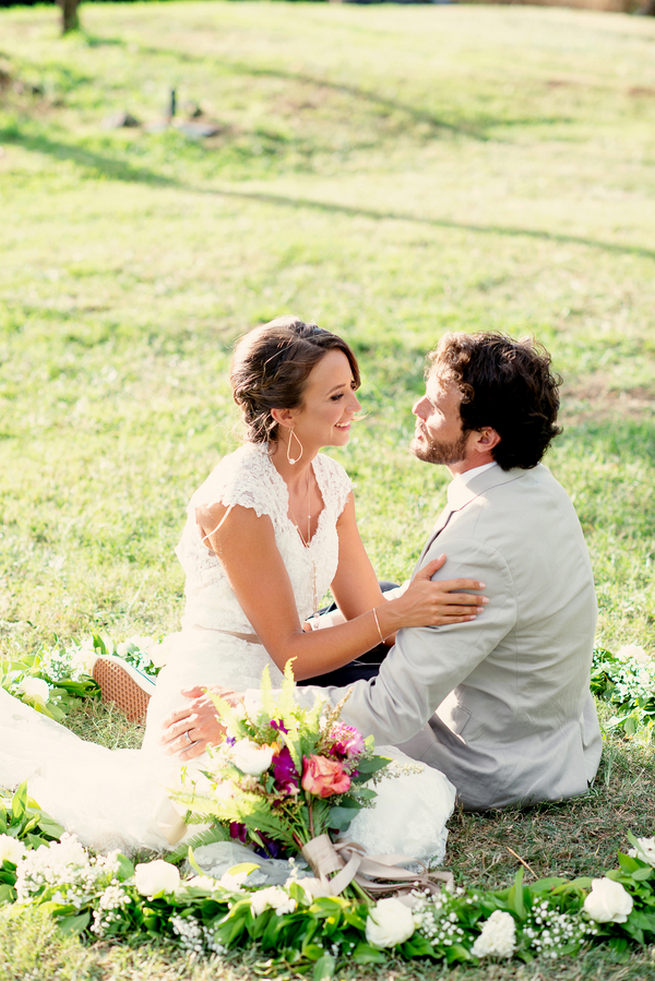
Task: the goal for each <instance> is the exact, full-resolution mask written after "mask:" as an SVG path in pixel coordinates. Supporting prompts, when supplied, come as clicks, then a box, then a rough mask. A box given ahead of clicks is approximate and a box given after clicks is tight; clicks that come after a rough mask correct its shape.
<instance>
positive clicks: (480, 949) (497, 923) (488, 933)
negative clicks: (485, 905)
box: [471, 909, 516, 957]
mask: <svg viewBox="0 0 655 981" xmlns="http://www.w3.org/2000/svg"><path fill="white" fill-rule="evenodd" d="M515 950H516V923H515V922H514V917H513V916H512V914H511V913H504V912H503V911H502V910H499V909H496V910H494V911H493V913H492V914H491V916H490V917H489V919H488V920H487V921H486V922H485V923H484V924H483V926H482V932H481V934H480V936H479V937H477V938H476V940H475V943H474V944H473V946H472V947H471V953H472V954H473V956H474V957H511V956H512V954H513V953H514V951H515Z"/></svg>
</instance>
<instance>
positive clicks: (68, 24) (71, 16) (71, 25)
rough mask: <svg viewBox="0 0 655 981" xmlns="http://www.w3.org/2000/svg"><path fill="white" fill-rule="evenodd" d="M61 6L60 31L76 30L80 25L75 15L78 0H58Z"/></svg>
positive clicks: (66, 32)
mask: <svg viewBox="0 0 655 981" xmlns="http://www.w3.org/2000/svg"><path fill="white" fill-rule="evenodd" d="M58 2H59V6H60V7H61V33H62V34H68V33H69V31H76V30H77V29H78V27H79V26H80V20H79V17H78V16H77V6H78V3H79V0H58Z"/></svg>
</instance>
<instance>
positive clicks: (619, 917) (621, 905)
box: [584, 876, 632, 923]
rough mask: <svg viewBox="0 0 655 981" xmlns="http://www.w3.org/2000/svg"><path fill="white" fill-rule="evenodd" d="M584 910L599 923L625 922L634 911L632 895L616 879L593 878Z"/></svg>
mask: <svg viewBox="0 0 655 981" xmlns="http://www.w3.org/2000/svg"><path fill="white" fill-rule="evenodd" d="M584 910H585V913H587V915H588V916H590V917H591V919H592V920H596V922H598V923H625V921H626V920H627V919H628V917H629V916H630V913H631V912H632V896H631V895H630V894H629V893H628V892H626V890H625V889H624V888H623V886H622V885H621V883H620V882H615V881H614V879H608V878H607V876H604V877H603V878H602V879H593V880H592V883H591V892H590V893H589V895H588V896H587V898H586V899H585V901H584Z"/></svg>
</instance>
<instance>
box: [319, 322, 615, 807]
mask: <svg viewBox="0 0 655 981" xmlns="http://www.w3.org/2000/svg"><path fill="white" fill-rule="evenodd" d="M558 385H559V381H558V379H557V378H556V377H554V376H553V374H552V372H551V367H550V356H549V355H548V354H547V352H546V351H545V350H543V349H541V348H540V347H538V346H537V345H535V344H532V343H530V342H528V341H515V340H512V339H511V338H509V337H506V336H504V335H501V334H496V333H479V334H464V333H453V334H447V335H446V336H444V337H443V338H442V340H441V341H440V343H439V345H438V347H437V348H436V350H435V351H433V352H432V353H431V354H430V355H429V369H428V372H427V376H426V388H425V394H424V395H423V397H422V398H420V399H419V400H418V401H417V402H416V404H415V405H414V408H413V411H414V415H415V416H416V429H415V434H414V438H413V441H412V449H413V452H414V454H415V455H416V457H418V459H419V460H423V461H425V462H428V463H438V464H443V465H444V466H446V467H447V468H448V469H449V471H450V473H451V474H452V476H453V479H452V481H451V483H450V485H449V487H448V504H447V506H446V508H445V509H444V511H443V512H442V513H441V515H440V516H439V518H438V519H437V522H436V524H435V526H434V528H433V530H432V532H431V534H430V537H429V539H428V541H427V543H426V544H425V547H424V548H423V551H422V554H421V556H420V559H419V561H418V564H417V568H420V567H422V566H423V565H424V564H425V563H427V562H429V561H430V560H431V559H434V558H436V557H437V556H439V555H440V554H442V553H445V554H446V555H447V557H448V558H447V562H446V565H445V566H444V567H443V569H441V570H439V572H438V573H437V574H436V577H441V576H443V577H446V576H447V577H452V576H467V577H468V576H474V577H478V578H480V579H481V580H483V581H484V582H485V583H486V595H487V596H488V597H489V605H488V606H487V607H486V608H485V611H484V613H483V614H482V615H481V616H479V617H478V618H476V619H475V620H473V621H470V622H468V623H459V624H456V625H452V626H442V627H410V628H406V629H404V630H401V631H399V633H398V636H397V638H396V643H395V645H394V647H393V648H392V649H391V651H390V652H389V655H388V657H387V658H386V659H385V661H384V662H383V664H382V666H381V668H380V672H379V674H378V676H377V677H376V678H374V679H373V680H371V681H369V682H366V681H358V682H357V683H356V684H355V685H354V686H353V687H352V691H351V695H350V697H349V699H348V701H347V703H346V705H345V706H344V710H343V715H344V718H345V719H346V720H347V721H348V722H351V723H352V724H354V725H356V726H357V727H358V728H360V730H361V731H363V732H370V733H372V734H373V735H374V736H375V737H376V739H377V740H380V741H381V742H392V743H394V744H396V745H400V746H402V748H403V750H404V751H405V752H406V753H408V754H409V755H410V756H413V757H414V758H416V759H420V760H423V761H424V762H426V763H428V764H430V765H431V766H434V767H437V768H438V769H440V770H442V771H443V772H444V773H446V775H447V776H448V777H449V778H450V779H451V780H452V782H453V783H454V784H455V786H456V788H457V791H458V795H459V798H460V800H461V802H462V804H463V806H464V807H465V808H469V809H484V808H489V807H502V806H503V805H506V804H510V803H517V802H518V803H528V802H533V801H543V800H557V799H560V798H565V797H571V796H574V795H577V794H581V793H583V792H584V791H586V790H587V788H588V786H589V784H590V783H591V781H592V780H593V778H594V776H595V774H596V770H597V768H598V763H599V760H600V752H601V738H600V730H599V726H598V720H597V717H596V711H595V706H594V702H593V699H592V696H591V694H590V691H589V670H590V663H591V655H592V649H593V640H594V631H595V624H596V610H597V608H596V599H595V593H594V584H593V576H592V571H591V565H590V561H589V556H588V553H587V548H586V545H585V542H584V538H583V534H582V529H581V527H580V524H579V521H578V519H577V516H576V514H575V511H574V509H573V505H572V504H571V501H570V500H569V498H568V496H567V494H566V493H565V491H564V490H563V489H562V487H561V486H560V485H559V484H558V483H557V481H556V480H555V479H554V478H553V476H552V475H551V474H550V472H549V471H548V470H547V469H546V468H545V467H544V466H543V465H542V464H541V463H540V460H541V458H542V456H543V454H544V452H545V450H546V449H547V447H548V445H549V443H550V441H551V439H552V438H553V437H554V436H556V435H557V434H558V433H559V432H561V430H560V429H559V427H558V426H557V412H558V409H559V396H558ZM436 577H435V578H436ZM328 692H329V694H330V698H331V700H337V699H338V698H339V697H340V695H341V694H343V692H342V691H340V690H339V689H338V688H330V689H328Z"/></svg>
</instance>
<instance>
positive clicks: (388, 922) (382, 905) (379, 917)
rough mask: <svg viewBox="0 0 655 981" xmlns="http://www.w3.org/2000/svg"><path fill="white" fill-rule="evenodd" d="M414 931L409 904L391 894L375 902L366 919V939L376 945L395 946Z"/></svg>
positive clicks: (407, 938)
mask: <svg viewBox="0 0 655 981" xmlns="http://www.w3.org/2000/svg"><path fill="white" fill-rule="evenodd" d="M413 933H414V916H413V915H412V911H411V909H410V908H409V906H405V904H404V903H401V901H400V900H399V899H394V898H393V896H390V897H389V898H387V899H381V900H380V901H379V902H378V903H376V904H375V906H374V908H373V909H372V910H371V911H370V913H369V914H368V919H367V920H366V939H367V940H368V942H369V943H370V944H373V945H374V946H375V947H395V946H396V944H401V943H403V942H404V941H405V940H409V938H410V937H411V935H412V934H413Z"/></svg>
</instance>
